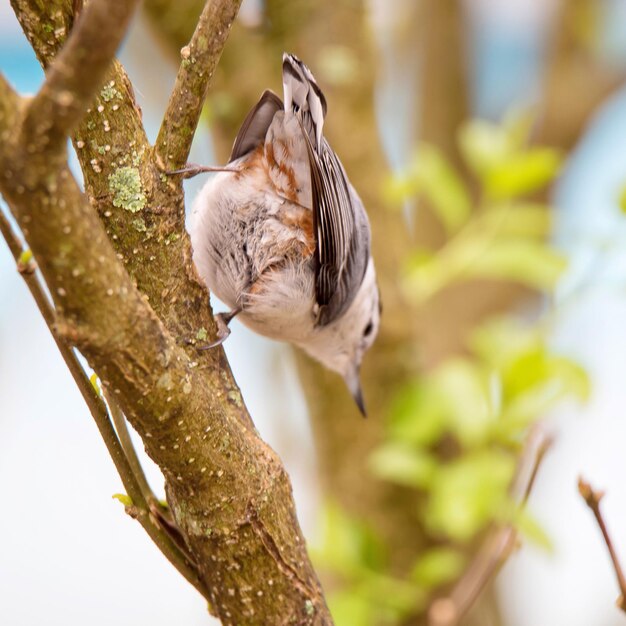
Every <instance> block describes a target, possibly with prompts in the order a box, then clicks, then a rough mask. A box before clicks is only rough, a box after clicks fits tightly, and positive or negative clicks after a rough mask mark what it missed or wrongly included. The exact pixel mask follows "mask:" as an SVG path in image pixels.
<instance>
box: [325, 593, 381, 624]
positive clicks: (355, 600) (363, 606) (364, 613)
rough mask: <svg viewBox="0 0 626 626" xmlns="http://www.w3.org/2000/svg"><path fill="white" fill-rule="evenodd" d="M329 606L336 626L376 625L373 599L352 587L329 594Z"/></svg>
mask: <svg viewBox="0 0 626 626" xmlns="http://www.w3.org/2000/svg"><path fill="white" fill-rule="evenodd" d="M327 599H328V608H329V609H330V612H331V614H332V616H333V620H334V622H335V624H336V626H374V624H375V623H376V622H375V621H374V620H375V607H373V606H372V601H371V600H370V599H369V598H367V597H363V596H362V595H360V594H357V593H355V592H354V591H353V590H352V589H351V588H348V589H344V590H341V591H334V592H331V593H329V594H327Z"/></svg>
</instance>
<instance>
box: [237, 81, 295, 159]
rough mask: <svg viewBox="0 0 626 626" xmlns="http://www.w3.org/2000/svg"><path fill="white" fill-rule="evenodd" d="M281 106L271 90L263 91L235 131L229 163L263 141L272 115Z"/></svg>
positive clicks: (280, 101)
mask: <svg viewBox="0 0 626 626" xmlns="http://www.w3.org/2000/svg"><path fill="white" fill-rule="evenodd" d="M282 108H283V101H282V100H281V99H280V98H279V97H278V96H277V95H276V94H275V93H274V92H273V91H270V90H269V89H267V90H266V91H264V92H263V95H262V96H261V98H260V99H259V101H258V102H257V103H256V104H255V105H254V107H252V110H251V111H250V112H249V113H248V115H247V116H246V119H245V120H244V121H243V124H242V125H241V128H240V129H239V132H238V133H237V137H236V138H235V143H234V144H233V149H232V152H231V154H230V159H229V160H228V162H229V163H230V162H231V161H234V160H235V159H238V158H240V157H242V156H244V155H246V154H248V153H249V152H251V151H252V150H254V149H255V148H256V147H257V146H258V145H260V144H261V143H263V142H264V141H265V135H266V134H267V130H268V128H269V127H270V124H271V123H272V120H273V119H274V115H275V114H276V112H277V111H280V110H282Z"/></svg>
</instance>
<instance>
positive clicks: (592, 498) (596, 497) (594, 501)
mask: <svg viewBox="0 0 626 626" xmlns="http://www.w3.org/2000/svg"><path fill="white" fill-rule="evenodd" d="M578 492H579V493H580V495H581V496H582V498H583V499H584V501H585V503H586V504H587V506H588V507H589V508H590V509H591V512H592V513H593V516H594V517H595V518H596V522H597V524H598V526H599V528H600V531H601V532H602V537H603V539H604V543H605V544H606V547H607V549H608V551H609V555H610V557H611V561H612V563H613V569H614V570H615V577H616V578H617V585H618V586H619V590H620V596H619V598H618V599H617V602H616V604H617V606H618V607H619V608H620V609H621V610H622V611H624V612H625V613H626V577H624V571H623V570H622V566H621V563H620V560H619V557H618V556H617V552H616V551H615V547H614V545H613V541H612V540H611V535H610V534H609V531H608V529H607V527H606V524H605V522H604V517H603V516H602V511H600V501H601V500H602V498H603V497H604V492H603V491H596V490H594V489H593V488H592V487H591V485H590V484H589V483H588V482H587V481H586V480H585V479H584V478H582V477H580V478H579V479H578Z"/></svg>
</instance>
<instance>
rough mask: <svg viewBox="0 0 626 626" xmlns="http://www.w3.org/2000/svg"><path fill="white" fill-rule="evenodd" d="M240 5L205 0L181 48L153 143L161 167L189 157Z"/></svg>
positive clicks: (169, 167)
mask: <svg viewBox="0 0 626 626" xmlns="http://www.w3.org/2000/svg"><path fill="white" fill-rule="evenodd" d="M240 4H241V0H234V1H232V2H218V1H215V0H209V1H208V2H207V3H206V4H205V5H204V9H203V11H202V14H201V15H200V19H199V20H198V25H197V27H196V30H195V32H194V34H193V36H192V37H191V41H190V42H189V45H187V46H185V47H184V48H183V49H182V50H181V57H182V63H181V65H180V69H179V70H178V74H177V76H176V83H175V85H174V89H173V91H172V94H171V96H170V100H169V102H168V105H167V109H166V111H165V115H164V116H163V122H162V124H161V128H160V130H159V135H158V137H157V140H156V144H155V156H156V160H157V163H158V164H159V165H160V166H161V167H162V169H164V170H172V169H175V168H180V167H182V166H183V165H184V164H185V162H186V160H187V157H188V156H189V150H190V149H191V142H192V140H193V134H194V131H195V129H196V127H197V125H198V121H199V120H200V114H201V113H202V107H203V106H204V101H205V99H206V95H207V92H208V89H209V84H210V82H211V78H212V77H213V72H214V71H215V68H216V67H217V64H218V62H219V60H220V57H221V55H222V50H223V49H224V44H225V43H226V39H227V37H228V34H229V32H230V27H231V25H232V23H233V22H234V20H235V17H236V16H237V13H238V11H239V6H240Z"/></svg>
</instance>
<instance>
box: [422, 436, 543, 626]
mask: <svg viewBox="0 0 626 626" xmlns="http://www.w3.org/2000/svg"><path fill="white" fill-rule="evenodd" d="M551 443H552V441H551V440H550V439H549V438H546V437H545V435H543V433H541V432H540V431H539V430H535V431H533V432H531V433H530V435H529V437H528V440H527V443H526V446H525V450H524V453H523V455H522V459H521V460H520V465H519V469H518V472H517V476H516V478H515V481H514V483H513V487H512V489H511V496H512V497H513V499H515V500H517V501H518V502H519V507H520V508H522V507H524V506H525V505H526V502H527V501H528V497H529V496H530V492H531V491H532V488H533V485H534V483H535V479H536V477H537V472H538V471H539V467H540V465H541V463H542V461H543V459H544V457H545V455H546V453H547V451H548V449H549V448H550V445H551ZM516 539H517V530H516V529H515V527H514V526H512V525H510V524H509V525H506V526H504V527H502V526H499V527H496V528H494V529H493V531H492V532H491V533H490V534H489V536H488V537H487V538H486V539H485V541H484V542H483V544H482V546H481V548H480V550H479V552H478V554H477V555H476V557H475V558H474V560H473V561H472V563H470V565H469V567H468V568H467V569H466V570H465V572H464V574H463V576H462V578H461V579H460V580H459V581H458V582H457V584H456V585H455V587H454V588H453V589H452V591H451V592H450V594H449V595H448V596H447V597H445V598H438V599H437V600H435V601H434V602H433V603H432V605H431V607H430V609H429V611H428V620H429V624H430V626H456V624H458V623H459V622H460V620H461V619H462V618H463V617H464V616H465V615H466V614H467V612H468V611H469V610H470V609H471V608H472V606H474V604H475V603H476V601H477V599H478V598H479V597H480V595H481V593H482V592H483V591H484V590H485V588H486V587H487V585H488V584H489V582H490V581H491V580H492V579H493V577H494V576H495V575H496V574H497V573H498V572H499V571H500V568H501V567H502V566H503V565H504V563H505V562H506V560H507V559H508V558H509V556H510V555H511V553H512V552H513V549H514V548H515V544H516Z"/></svg>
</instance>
